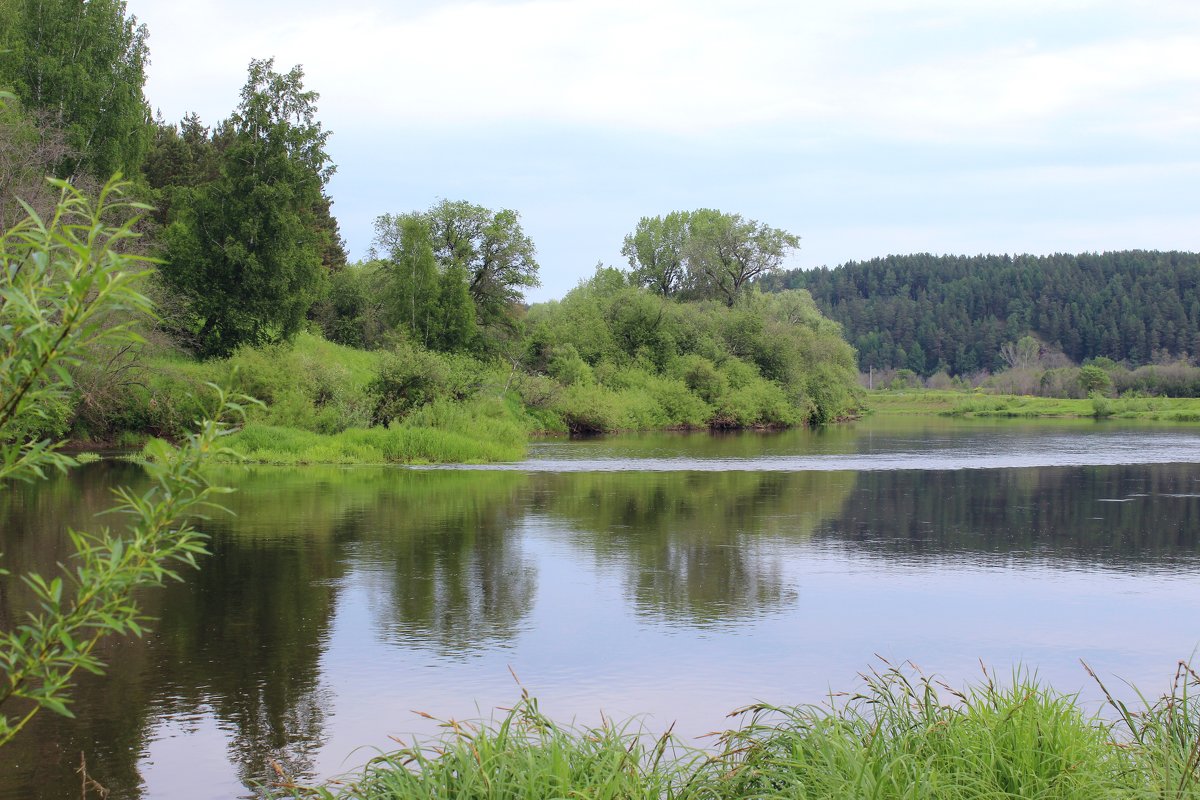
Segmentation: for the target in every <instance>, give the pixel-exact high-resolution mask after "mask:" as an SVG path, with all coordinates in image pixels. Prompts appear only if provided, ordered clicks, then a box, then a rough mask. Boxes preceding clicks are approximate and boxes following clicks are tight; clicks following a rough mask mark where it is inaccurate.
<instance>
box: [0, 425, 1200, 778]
mask: <svg viewBox="0 0 1200 800" xmlns="http://www.w3.org/2000/svg"><path fill="white" fill-rule="evenodd" d="M219 476H220V478H221V480H223V481H224V482H226V483H228V484H230V485H235V486H237V488H238V490H239V491H238V493H237V494H235V495H232V496H230V500H229V503H228V505H230V507H231V508H232V509H233V510H234V511H235V512H236V516H233V517H216V518H214V519H213V520H211V521H210V522H209V523H208V525H207V529H208V530H209V531H210V532H211V533H212V541H211V550H212V555H211V556H209V557H207V558H205V559H204V561H203V564H202V569H201V570H200V571H199V572H195V573H192V574H189V575H187V576H186V577H187V579H186V582H184V583H182V584H177V585H172V586H168V587H166V588H165V589H161V590H156V591H152V592H148V593H147V594H146V595H145V597H144V600H143V606H144V608H145V609H146V611H147V612H148V613H149V614H151V615H153V616H154V617H156V618H157V622H155V624H154V625H153V632H152V633H151V634H149V635H148V636H147V637H146V638H145V639H143V640H135V641H129V642H114V643H110V644H109V645H108V646H107V647H106V650H105V654H104V655H105V657H106V658H107V659H108V661H109V662H110V664H111V667H110V669H109V673H108V675H107V676H105V677H104V678H100V679H94V678H91V677H90V676H87V677H85V678H84V679H82V680H81V681H80V682H79V686H78V688H77V691H76V696H77V702H76V703H75V705H74V709H75V711H76V713H77V715H78V719H75V720H69V719H64V718H60V717H55V716H52V715H49V714H42V715H41V716H40V717H38V718H37V719H36V721H35V723H34V724H33V725H31V727H30V728H29V729H28V730H27V731H26V732H24V733H23V734H22V736H21V738H19V739H18V740H16V741H15V742H14V743H13V744H11V745H9V746H8V747H6V748H5V749H4V750H3V751H0V798H5V800H7V799H8V798H22V799H24V798H39V797H40V798H62V797H69V796H75V797H77V796H79V783H78V781H79V779H78V776H76V775H75V774H74V770H75V768H76V767H78V765H79V761H80V754H81V753H83V754H85V755H86V758H87V764H88V770H89V772H90V773H91V774H92V775H93V776H94V777H95V778H97V779H98V780H99V781H100V782H101V783H103V784H104V785H106V786H107V787H108V788H110V789H111V790H112V792H113V794H112V797H113V798H135V797H137V798H173V799H176V798H177V799H179V800H190V799H191V798H227V797H238V796H253V795H254V792H253V789H252V788H250V787H252V786H253V785H254V784H255V782H256V781H266V780H269V777H270V766H269V765H270V763H271V762H272V761H277V762H278V763H279V764H280V765H282V766H283V767H284V768H285V769H286V770H288V771H289V772H291V773H292V774H295V775H297V776H300V777H302V778H309V779H313V778H319V777H327V776H332V775H336V774H339V773H343V772H346V771H348V770H351V769H352V768H354V767H356V766H358V765H359V764H361V763H362V762H364V761H366V760H367V759H368V758H369V757H370V756H371V755H372V754H373V752H374V751H373V749H372V748H387V747H389V745H392V746H394V742H393V740H392V739H390V738H389V737H392V736H398V737H402V738H406V739H407V738H411V737H412V736H417V737H423V736H428V735H430V734H431V733H433V732H434V731H435V730H436V728H435V724H434V723H432V722H430V721H428V720H426V719H424V718H423V717H420V716H418V715H416V714H414V713H412V712H413V711H414V710H419V711H427V712H430V713H431V714H434V715H436V716H439V717H443V718H445V717H455V718H458V719H471V718H478V717H481V716H487V715H489V714H490V713H491V711H492V709H494V708H496V707H497V706H503V705H506V704H508V703H511V702H512V701H513V700H514V699H516V698H517V697H518V696H519V693H520V687H519V686H518V685H517V683H516V680H515V678H514V676H515V677H516V678H519V680H520V682H521V685H523V686H524V687H525V688H527V689H528V690H529V691H530V692H531V693H532V694H534V695H536V696H537V697H538V698H539V699H540V701H541V707H542V709H543V710H544V711H546V712H547V713H548V714H549V715H550V716H552V717H554V718H556V719H559V720H562V721H570V720H572V719H575V720H577V721H579V722H581V723H594V722H596V721H598V720H599V716H600V713H601V712H603V713H604V714H606V715H607V716H609V717H615V718H618V719H622V718H628V717H634V716H637V717H639V719H640V720H641V722H642V724H644V726H645V727H646V728H647V729H648V730H650V731H651V732H654V733H661V732H662V731H663V730H665V729H666V728H667V727H668V726H670V725H671V723H672V722H675V723H676V727H675V730H676V732H677V733H678V734H680V735H681V737H682V738H684V739H685V740H686V741H688V742H690V743H694V744H700V745H702V744H703V743H704V741H705V740H703V739H697V738H696V737H699V736H700V735H702V734H704V733H705V732H707V731H710V730H714V729H721V728H724V727H726V726H728V725H730V724H732V722H731V721H729V720H727V719H725V714H726V713H727V712H728V711H730V710H732V709H734V708H737V707H739V706H742V705H746V704H748V703H751V702H753V701H755V700H767V701H770V702H774V703H777V704H794V703H815V702H821V700H822V698H823V697H824V695H826V694H827V693H828V692H829V691H830V690H835V691H836V690H843V689H853V688H855V686H857V685H858V679H857V673H859V672H860V671H862V670H864V669H868V668H870V667H872V666H877V665H879V664H880V661H879V660H878V659H879V658H880V657H883V658H887V659H890V660H893V661H903V660H905V659H911V660H912V661H914V662H916V663H917V664H918V665H919V666H920V667H921V668H922V669H924V670H925V671H927V672H936V673H939V674H940V675H942V676H944V677H945V678H946V679H947V680H948V681H949V682H951V683H956V684H962V683H964V682H966V681H970V680H974V679H977V678H978V677H979V664H980V661H982V662H983V663H985V664H987V665H990V666H993V667H995V668H996V669H997V670H998V671H999V672H1000V673H1001V674H1007V673H1008V672H1009V670H1010V669H1011V668H1012V667H1014V666H1015V665H1018V664H1019V665H1024V666H1025V667H1027V668H1028V669H1031V670H1036V671H1037V674H1038V676H1039V677H1040V678H1042V679H1043V680H1045V681H1046V682H1049V683H1051V684H1053V685H1054V686H1055V687H1056V688H1058V689H1061V690H1064V691H1081V692H1082V699H1083V701H1084V702H1085V703H1089V704H1095V703H1096V701H1097V698H1098V693H1097V691H1096V689H1095V688H1094V687H1093V686H1090V685H1089V683H1088V679H1087V677H1086V675H1085V674H1084V672H1083V669H1082V668H1081V667H1080V665H1079V660H1080V659H1083V660H1086V661H1087V662H1088V663H1089V664H1091V665H1092V666H1093V667H1094V668H1095V669H1096V671H1097V672H1098V673H1100V674H1101V675H1102V676H1104V677H1110V678H1112V680H1110V681H1109V683H1110V686H1111V688H1117V689H1118V690H1121V691H1126V692H1127V693H1131V692H1132V690H1128V689H1127V687H1125V686H1124V684H1122V683H1121V679H1124V680H1128V681H1130V682H1132V683H1134V684H1136V685H1137V686H1138V687H1139V688H1140V689H1142V690H1143V691H1145V692H1147V693H1150V694H1153V693H1157V692H1159V691H1161V690H1163V689H1165V688H1167V684H1168V681H1169V679H1170V677H1171V676H1172V675H1173V674H1174V664H1175V662H1176V660H1178V659H1180V658H1189V657H1191V656H1192V655H1193V652H1194V651H1195V649H1196V648H1197V646H1198V645H1200V622H1197V620H1200V428H1197V427H1169V426H1149V425H1141V426H1123V425H1121V424H1118V423H1108V422H1105V423H1096V422H1091V421H1086V422H1078V423H1069V424H1068V423H1062V422H1057V423H1055V422H1037V423H1017V422H1009V421H1005V422H995V423H989V422H972V421H954V420H896V419H873V420H868V421H865V422H862V423H857V424H854V425H847V426H837V427H831V428H827V429H824V430H819V431H793V432H788V433H782V434H738V435H728V436H712V435H707V434H703V435H702V434H693V435H653V436H630V437H614V438H609V439H596V440H586V441H551V442H543V443H538V444H535V445H534V446H533V447H532V448H531V449H530V453H529V458H528V460H526V461H524V462H522V463H519V464H511V465H500V466H493V467H489V468H454V469H426V470H416V469H403V468H327V467H308V468H297V469H285V468H264V467H257V468H248V469H238V470H234V469H228V470H222V471H221V472H220V473H219ZM142 481H143V478H142V476H141V473H140V470H139V469H138V468H136V467H133V466H130V465H125V464H110V463H106V464H98V465H93V466H89V467H85V468H81V469H79V470H78V471H77V472H76V473H74V474H73V475H72V476H70V477H69V478H63V479H55V480H53V481H50V482H47V483H43V484H39V485H36V486H29V487H26V486H21V485H18V486H13V487H8V488H6V489H5V490H4V491H3V492H0V551H2V552H3V553H4V554H5V555H4V562H5V565H6V566H7V567H9V568H10V569H14V570H18V571H19V570H23V569H38V570H41V571H44V572H49V571H51V570H52V569H53V566H54V564H55V563H56V562H58V561H61V560H63V559H65V558H66V556H67V553H68V552H69V546H68V542H67V539H66V536H65V535H64V534H63V531H64V530H65V528H66V527H67V526H76V527H87V526H94V525H95V524H96V523H95V522H94V521H93V520H92V519H91V515H92V514H93V513H95V512H96V511H98V510H100V509H102V508H104V507H105V506H106V505H107V504H109V502H110V501H109V498H108V490H109V488H110V487H112V486H115V485H119V484H121V483H128V484H134V485H138V484H139V483H140V482H142ZM108 519H109V524H113V521H112V519H111V518H108ZM26 600H27V598H25V597H24V596H23V594H22V592H21V591H20V589H19V587H18V586H17V585H15V584H14V582H12V581H11V580H10V581H9V582H8V583H7V584H0V626H10V625H12V624H14V621H15V620H17V619H18V618H19V615H20V613H21V612H20V609H21V608H22V606H23V604H24V603H25V602H26Z"/></svg>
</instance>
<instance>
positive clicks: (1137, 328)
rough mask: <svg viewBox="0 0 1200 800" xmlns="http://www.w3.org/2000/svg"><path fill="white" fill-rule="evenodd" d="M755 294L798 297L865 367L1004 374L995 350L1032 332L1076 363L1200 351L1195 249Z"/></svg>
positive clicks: (804, 284) (904, 266)
mask: <svg viewBox="0 0 1200 800" xmlns="http://www.w3.org/2000/svg"><path fill="white" fill-rule="evenodd" d="M760 286H761V287H762V288H763V289H765V290H768V291H778V290H781V289H797V288H803V289H807V290H808V291H809V292H810V293H811V294H812V296H813V299H814V300H815V301H816V302H817V305H818V307H819V308H820V309H821V311H822V312H824V313H825V314H827V315H828V316H829V317H830V318H832V319H834V320H836V321H838V322H840V323H841V324H842V325H843V327H844V328H845V332H846V336H847V339H848V340H849V341H850V343H851V344H853V345H854V346H855V348H856V349H857V350H858V363H859V368H860V369H862V370H864V371H866V370H867V369H868V368H875V369H882V368H902V369H910V370H912V371H914V372H916V373H917V374H919V375H930V374H932V373H934V372H937V371H941V370H945V371H947V372H949V373H950V374H952V375H953V374H958V375H963V374H969V373H973V372H976V371H979V370H988V371H998V370H1001V369H1004V368H1005V367H1008V366H1011V365H1010V364H1008V363H1007V362H1006V360H1005V357H1004V355H1003V354H1002V348H1003V347H1004V345H1005V344H1007V343H1013V342H1017V341H1019V340H1020V339H1021V338H1022V337H1024V336H1026V335H1030V334H1032V335H1033V336H1035V337H1037V338H1038V339H1039V340H1040V341H1041V342H1042V343H1044V344H1045V345H1046V346H1048V347H1049V348H1052V349H1056V350H1059V351H1061V352H1062V353H1064V354H1065V355H1066V356H1067V357H1068V358H1069V359H1071V360H1072V361H1074V362H1076V363H1082V362H1084V361H1087V360H1089V359H1095V358H1098V357H1104V358H1108V359H1112V360H1113V361H1119V362H1125V363H1128V364H1129V365H1131V366H1136V365H1139V364H1147V363H1150V362H1152V361H1162V360H1166V359H1168V358H1179V357H1186V356H1188V355H1195V354H1197V353H1200V294H1198V292H1197V289H1198V287H1200V254H1197V253H1183V252H1156V251H1145V250H1127V251H1119V252H1109V253H1082V254H1079V255H1065V254H1059V255H1051V256H1031V255H1022V256H934V255H929V254H918V255H909V256H888V257H886V258H876V259H871V260H870V261H860V262H853V261H852V262H849V263H847V264H843V265H841V266H838V267H835V268H832V269H830V268H827V267H822V268H820V269H814V270H809V271H800V270H792V271H787V272H782V273H779V274H774V275H767V276H764V277H763V278H762V279H761V280H760Z"/></svg>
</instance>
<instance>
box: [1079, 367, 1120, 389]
mask: <svg viewBox="0 0 1200 800" xmlns="http://www.w3.org/2000/svg"><path fill="white" fill-rule="evenodd" d="M1079 388H1080V389H1082V390H1083V393H1084V394H1087V395H1090V394H1092V393H1093V392H1098V393H1099V394H1106V393H1108V391H1109V390H1110V389H1111V388H1112V378H1110V377H1109V376H1108V373H1107V372H1105V371H1104V370H1103V369H1101V368H1100V367H1097V366H1095V365H1092V364H1089V365H1088V366H1086V367H1081V368H1080V370H1079Z"/></svg>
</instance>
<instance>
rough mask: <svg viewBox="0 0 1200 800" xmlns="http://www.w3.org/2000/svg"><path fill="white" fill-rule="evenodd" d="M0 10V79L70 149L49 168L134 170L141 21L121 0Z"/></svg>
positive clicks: (143, 143)
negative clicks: (2, 12) (40, 113)
mask: <svg viewBox="0 0 1200 800" xmlns="http://www.w3.org/2000/svg"><path fill="white" fill-rule="evenodd" d="M5 14H6V16H8V18H7V19H5V20H4V21H3V28H2V29H0V85H9V86H12V87H14V89H15V91H16V95H17V97H18V98H20V101H21V104H22V105H23V106H24V107H25V108H26V109H29V110H36V111H44V112H45V113H46V122H47V124H48V125H49V126H50V127H52V128H54V129H56V130H61V131H63V132H64V133H65V136H66V140H67V143H68V144H69V145H70V148H71V153H70V154H66V153H64V154H62V156H61V158H60V159H58V163H57V164H55V165H54V171H55V174H56V175H57V176H58V177H61V178H67V177H73V176H76V175H79V174H83V175H90V176H91V177H93V178H97V179H99V180H106V179H108V177H109V176H111V175H113V174H114V173H125V174H126V175H134V174H136V173H137V171H138V168H139V167H140V166H141V163H142V159H143V157H144V155H145V152H146V147H147V143H148V138H149V136H148V134H149V119H150V109H149V107H148V105H147V104H146V100H145V98H144V97H143V96H142V87H143V85H144V84H145V82H146V74H145V67H146V62H147V60H148V50H147V48H146V39H147V37H148V35H149V34H148V32H147V30H146V26H145V25H139V24H138V21H137V18H136V17H133V16H126V4H125V2H124V0H87V2H84V0H18V1H17V2H14V3H12V4H10V5H9V6H8V8H6V9H5Z"/></svg>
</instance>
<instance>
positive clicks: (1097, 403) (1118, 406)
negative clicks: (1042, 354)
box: [863, 389, 1200, 422]
mask: <svg viewBox="0 0 1200 800" xmlns="http://www.w3.org/2000/svg"><path fill="white" fill-rule="evenodd" d="M863 405H864V406H865V407H866V409H867V410H868V412H869V413H875V414H896V415H901V414H934V415H939V416H950V417H1014V418H1017V417H1027V418H1028V417H1062V418H1084V417H1092V418H1097V419H1109V418H1111V419H1133V420H1159V421H1165V422H1200V398H1191V397H1189V398H1169V397H1123V398H1108V397H1099V396H1096V397H1091V398H1086V399H1068V398H1054V397H1030V396H1017V395H997V394H983V393H980V392H958V391H951V390H933V389H912V390H891V389H881V390H876V391H872V392H868V393H867V395H866V397H865V400H864V403H863Z"/></svg>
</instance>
